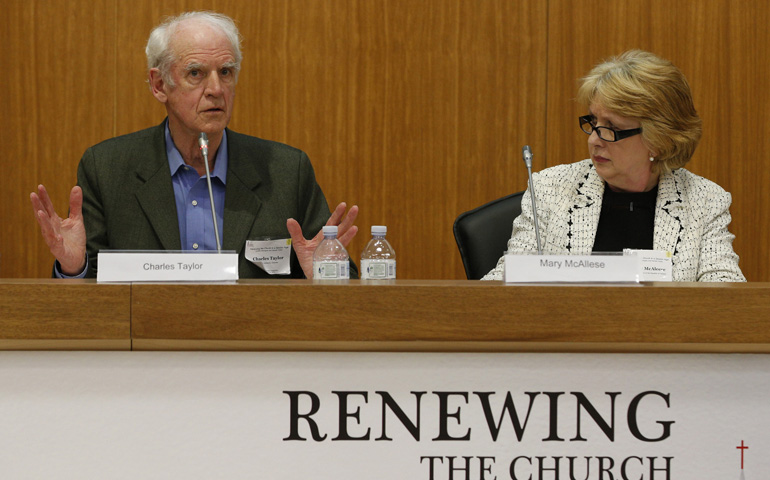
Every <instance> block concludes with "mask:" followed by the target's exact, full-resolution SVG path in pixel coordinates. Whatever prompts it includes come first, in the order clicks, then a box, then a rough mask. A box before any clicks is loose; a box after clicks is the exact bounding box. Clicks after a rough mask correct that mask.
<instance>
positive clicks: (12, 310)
mask: <svg viewBox="0 0 770 480" xmlns="http://www.w3.org/2000/svg"><path fill="white" fill-rule="evenodd" d="M0 312H2V314H1V315H0V348H3V349H113V350H120V349H129V348H131V349H134V350H319V351H324V350H330V351H336V350H340V351H553V352H762V353H766V352H770V328H768V323H769V321H770V284H768V283H743V284H696V283H652V284H642V285H504V284H502V283H500V282H478V281H466V280H457V281H454V280H449V281H443V280H398V281H395V282H391V283H384V284H378V283H371V282H364V281H355V280H353V281H349V282H345V283H331V284H318V283H313V282H311V281H305V280H243V281H240V282H238V283H235V284H183V283H177V284H97V283H95V282H94V281H91V280H78V281H71V280H69V281H64V280H0Z"/></svg>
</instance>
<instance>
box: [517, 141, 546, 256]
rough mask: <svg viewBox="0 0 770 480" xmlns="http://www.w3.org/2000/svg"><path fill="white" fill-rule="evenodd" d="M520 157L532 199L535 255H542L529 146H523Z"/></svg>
mask: <svg viewBox="0 0 770 480" xmlns="http://www.w3.org/2000/svg"><path fill="white" fill-rule="evenodd" d="M521 156H522V158H523V159H524V165H525V166H526V167H527V174H528V175H529V194H530V196H531V198H532V218H534V219H535V240H537V254H538V255H542V254H543V247H542V246H541V245H540V226H539V225H538V223H537V201H536V200H535V182H533V181H532V150H531V149H530V148H529V145H524V148H522V149H521Z"/></svg>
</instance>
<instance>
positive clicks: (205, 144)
mask: <svg viewBox="0 0 770 480" xmlns="http://www.w3.org/2000/svg"><path fill="white" fill-rule="evenodd" d="M198 145H200V148H201V153H203V165H205V167H206V184H207V185H208V187H209V201H210V202H211V220H212V221H213V222H214V238H215V239H216V241H217V253H222V245H221V243H220V242H219V227H218V226H217V214H216V212H215V211H214V191H213V190H212V188H211V173H210V172H209V137H208V135H206V134H205V133H204V132H201V134H200V136H199V137H198ZM538 242H539V241H538Z"/></svg>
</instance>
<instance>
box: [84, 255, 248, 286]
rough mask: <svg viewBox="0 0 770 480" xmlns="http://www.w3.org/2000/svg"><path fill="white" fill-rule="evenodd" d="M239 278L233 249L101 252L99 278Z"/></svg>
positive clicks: (100, 279)
mask: <svg viewBox="0 0 770 480" xmlns="http://www.w3.org/2000/svg"><path fill="white" fill-rule="evenodd" d="M235 280H238V254H237V253H235V252H232V251H229V252H222V253H217V252H208V253H187V252H126V251H110V252H99V270H98V271H97V273H96V281H98V282H225V281H235Z"/></svg>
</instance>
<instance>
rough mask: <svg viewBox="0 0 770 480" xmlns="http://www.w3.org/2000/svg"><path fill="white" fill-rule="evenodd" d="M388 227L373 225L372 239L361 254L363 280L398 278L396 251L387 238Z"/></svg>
mask: <svg viewBox="0 0 770 480" xmlns="http://www.w3.org/2000/svg"><path fill="white" fill-rule="evenodd" d="M386 233H388V227H386V226H384V225H372V239H371V240H369V244H368V245H366V248H364V251H363V252H362V253H361V280H391V279H394V278H396V251H395V250H393V247H391V246H390V243H389V242H388V240H387V239H386V238H385V234H386Z"/></svg>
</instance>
